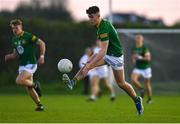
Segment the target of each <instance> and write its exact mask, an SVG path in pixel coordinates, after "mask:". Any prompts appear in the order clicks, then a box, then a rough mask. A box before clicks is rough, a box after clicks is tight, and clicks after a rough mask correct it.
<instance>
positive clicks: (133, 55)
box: [132, 53, 137, 64]
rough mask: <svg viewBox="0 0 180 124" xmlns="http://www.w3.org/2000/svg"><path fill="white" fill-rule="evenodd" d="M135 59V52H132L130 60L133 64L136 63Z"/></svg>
mask: <svg viewBox="0 0 180 124" xmlns="http://www.w3.org/2000/svg"><path fill="white" fill-rule="evenodd" d="M136 60H137V54H136V53H133V54H132V62H133V64H135V63H136Z"/></svg>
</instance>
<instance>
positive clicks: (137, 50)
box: [133, 45, 150, 69]
mask: <svg viewBox="0 0 180 124" xmlns="http://www.w3.org/2000/svg"><path fill="white" fill-rule="evenodd" d="M147 52H150V51H149V49H148V47H147V46H145V45H143V46H142V47H137V46H135V47H134V49H133V53H134V54H138V55H140V56H142V57H145V54H146V53H147ZM135 67H136V68H138V69H147V68H149V67H150V62H149V61H146V60H141V59H137V60H136V64H135Z"/></svg>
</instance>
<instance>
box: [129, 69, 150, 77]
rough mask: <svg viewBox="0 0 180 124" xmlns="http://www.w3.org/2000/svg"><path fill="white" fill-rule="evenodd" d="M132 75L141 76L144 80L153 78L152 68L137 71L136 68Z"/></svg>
mask: <svg viewBox="0 0 180 124" xmlns="http://www.w3.org/2000/svg"><path fill="white" fill-rule="evenodd" d="M132 73H135V74H139V75H141V76H142V77H143V78H146V79H147V78H151V77H152V71H151V68H147V69H137V68H135V69H134V70H133V72H132Z"/></svg>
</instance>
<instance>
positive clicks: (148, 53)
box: [143, 52, 151, 61]
mask: <svg viewBox="0 0 180 124" xmlns="http://www.w3.org/2000/svg"><path fill="white" fill-rule="evenodd" d="M143 59H144V60H146V61H151V53H150V52H146V53H145V56H144V58H143Z"/></svg>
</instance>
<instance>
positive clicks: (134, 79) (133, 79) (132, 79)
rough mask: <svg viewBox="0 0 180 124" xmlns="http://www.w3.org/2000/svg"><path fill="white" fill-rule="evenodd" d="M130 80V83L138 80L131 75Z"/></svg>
mask: <svg viewBox="0 0 180 124" xmlns="http://www.w3.org/2000/svg"><path fill="white" fill-rule="evenodd" d="M131 81H132V83H134V84H135V83H136V82H137V81H138V79H137V78H136V77H134V76H133V75H132V76H131Z"/></svg>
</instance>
